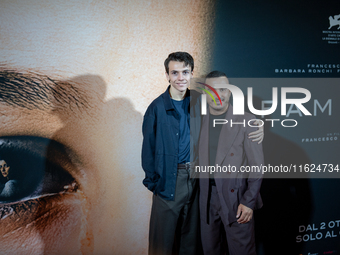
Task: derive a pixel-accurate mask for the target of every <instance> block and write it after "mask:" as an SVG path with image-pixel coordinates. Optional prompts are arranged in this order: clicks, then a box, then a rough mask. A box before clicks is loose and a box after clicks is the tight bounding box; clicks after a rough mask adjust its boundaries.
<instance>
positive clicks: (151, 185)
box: [142, 86, 200, 200]
mask: <svg viewBox="0 0 340 255" xmlns="http://www.w3.org/2000/svg"><path fill="white" fill-rule="evenodd" d="M169 88H170V86H169V87H168V88H167V90H166V91H165V92H164V93H163V94H162V95H160V96H159V97H158V98H156V99H155V100H154V101H153V102H152V103H151V104H150V106H149V107H148V109H147V110H146V113H145V115H144V120H143V145H142V167H143V170H144V172H145V179H144V180H143V184H144V185H145V186H146V187H147V188H148V189H149V190H150V191H152V192H153V193H154V194H157V195H159V196H160V197H162V198H163V199H166V200H174V194H175V188H176V179H177V165H178V159H179V155H178V152H179V132H180V115H179V113H178V112H177V110H176V109H175V107H174V105H173V102H172V100H171V98H170V94H169ZM190 93H191V96H193V95H194V98H195V100H198V99H197V98H198V95H199V93H198V92H196V91H194V92H193V91H191V92H190V91H189V90H188V91H187V93H186V95H185V98H184V99H183V100H188V99H187V97H190ZM189 100H191V102H192V99H190V98H189ZM193 106H195V107H200V105H199V103H194V104H192V103H190V104H187V107H188V108H189V109H190V108H191V107H193ZM189 109H188V111H189ZM189 112H190V111H189ZM189 120H190V118H189V117H188V124H189Z"/></svg>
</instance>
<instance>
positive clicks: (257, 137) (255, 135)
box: [248, 120, 264, 144]
mask: <svg viewBox="0 0 340 255" xmlns="http://www.w3.org/2000/svg"><path fill="white" fill-rule="evenodd" d="M252 125H257V126H260V125H261V122H260V121H259V120H255V121H254V122H253V123H252ZM263 137H264V125H262V126H261V127H259V129H258V130H256V131H254V132H251V133H249V134H248V138H249V139H253V140H252V141H253V142H257V141H258V144H260V143H262V141H263Z"/></svg>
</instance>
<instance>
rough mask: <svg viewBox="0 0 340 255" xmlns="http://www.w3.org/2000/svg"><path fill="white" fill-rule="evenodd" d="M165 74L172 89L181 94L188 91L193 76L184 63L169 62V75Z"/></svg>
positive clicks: (189, 68)
mask: <svg viewBox="0 0 340 255" xmlns="http://www.w3.org/2000/svg"><path fill="white" fill-rule="evenodd" d="M165 74H166V78H167V79H168V81H169V82H170V85H171V87H172V88H173V89H175V90H177V91H179V92H185V91H186V90H187V88H188V87H189V85H190V80H191V78H192V76H193V72H192V71H191V67H190V66H189V65H187V66H186V65H185V63H184V62H177V61H170V62H169V74H168V73H165Z"/></svg>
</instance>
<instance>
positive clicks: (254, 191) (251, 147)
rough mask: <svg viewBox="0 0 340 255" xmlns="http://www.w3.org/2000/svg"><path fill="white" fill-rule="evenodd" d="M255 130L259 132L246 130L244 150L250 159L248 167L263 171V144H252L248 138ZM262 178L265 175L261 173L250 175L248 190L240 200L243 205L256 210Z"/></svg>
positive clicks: (251, 173) (251, 128)
mask: <svg viewBox="0 0 340 255" xmlns="http://www.w3.org/2000/svg"><path fill="white" fill-rule="evenodd" d="M255 130H257V128H254V127H249V126H248V128H247V129H246V132H245V133H244V150H245V153H246V156H247V159H248V164H247V165H248V166H250V167H251V166H255V167H254V168H257V169H258V170H261V167H262V166H263V164H264V156H263V149H262V143H261V144H258V143H257V142H252V140H251V139H249V138H248V134H249V133H250V132H252V131H255ZM262 178H263V175H262V173H261V172H260V171H258V172H250V173H249V175H248V179H247V182H248V188H247V190H246V192H245V193H244V195H243V197H242V198H241V200H240V203H241V204H243V205H245V206H247V207H249V208H251V209H253V210H254V208H255V205H256V200H257V197H258V196H259V194H260V188H261V183H262Z"/></svg>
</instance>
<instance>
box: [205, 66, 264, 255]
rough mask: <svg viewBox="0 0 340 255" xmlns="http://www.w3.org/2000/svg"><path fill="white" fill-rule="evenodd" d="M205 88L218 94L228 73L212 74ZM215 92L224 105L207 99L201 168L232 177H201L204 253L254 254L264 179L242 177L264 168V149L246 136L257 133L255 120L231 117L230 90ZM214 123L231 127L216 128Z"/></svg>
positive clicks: (210, 174) (217, 174)
mask: <svg viewBox="0 0 340 255" xmlns="http://www.w3.org/2000/svg"><path fill="white" fill-rule="evenodd" d="M205 83H206V84H208V85H210V86H211V87H213V88H214V87H216V85H221V84H229V81H228V78H227V77H226V75H225V74H224V73H222V72H219V71H214V72H211V73H209V74H208V75H207V77H206V81H205ZM208 88H209V86H207V88H206V89H208ZM216 91H217V93H218V95H219V96H220V99H221V100H219V99H218V98H216V100H215V101H216V102H215V101H214V100H213V99H212V98H210V97H209V96H207V103H208V106H209V110H208V111H207V114H206V115H204V116H202V124H201V134H200V141H199V148H198V158H199V166H200V167H201V169H203V168H204V166H206V167H207V166H216V170H217V166H220V167H221V169H222V168H223V167H224V168H223V169H224V170H226V169H228V170H229V171H227V172H223V171H215V172H214V173H213V174H212V173H211V172H210V173H209V172H206V173H202V172H203V171H202V172H201V173H200V195H199V202H200V217H201V237H202V245H203V250H204V254H205V255H209V254H213V255H218V254H225V252H226V251H227V249H228V250H229V254H230V255H250V254H256V251H255V238H254V220H253V210H254V209H256V208H260V207H261V206H262V200H261V197H260V194H259V191H260V187H261V182H262V175H261V174H260V173H254V172H253V173H251V172H248V173H246V172H241V171H243V170H244V167H245V166H260V165H261V164H262V165H263V163H264V158H263V150H262V144H258V143H253V142H251V141H250V140H249V139H247V136H248V134H249V133H250V132H252V131H254V130H256V128H255V127H250V126H248V121H249V120H251V119H255V116H253V115H251V114H249V113H245V114H244V115H233V108H232V105H230V103H229V98H230V95H231V92H230V91H229V90H228V89H226V88H216ZM212 94H213V93H212ZM215 97H216V96H215ZM214 119H224V120H227V121H228V123H226V124H223V125H216V123H215V122H216V121H215V122H214ZM231 122H232V123H233V124H231ZM219 123H221V121H219ZM237 123H238V124H237ZM206 169H207V168H206ZM231 170H233V171H231ZM225 244H227V247H226V245H225Z"/></svg>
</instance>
